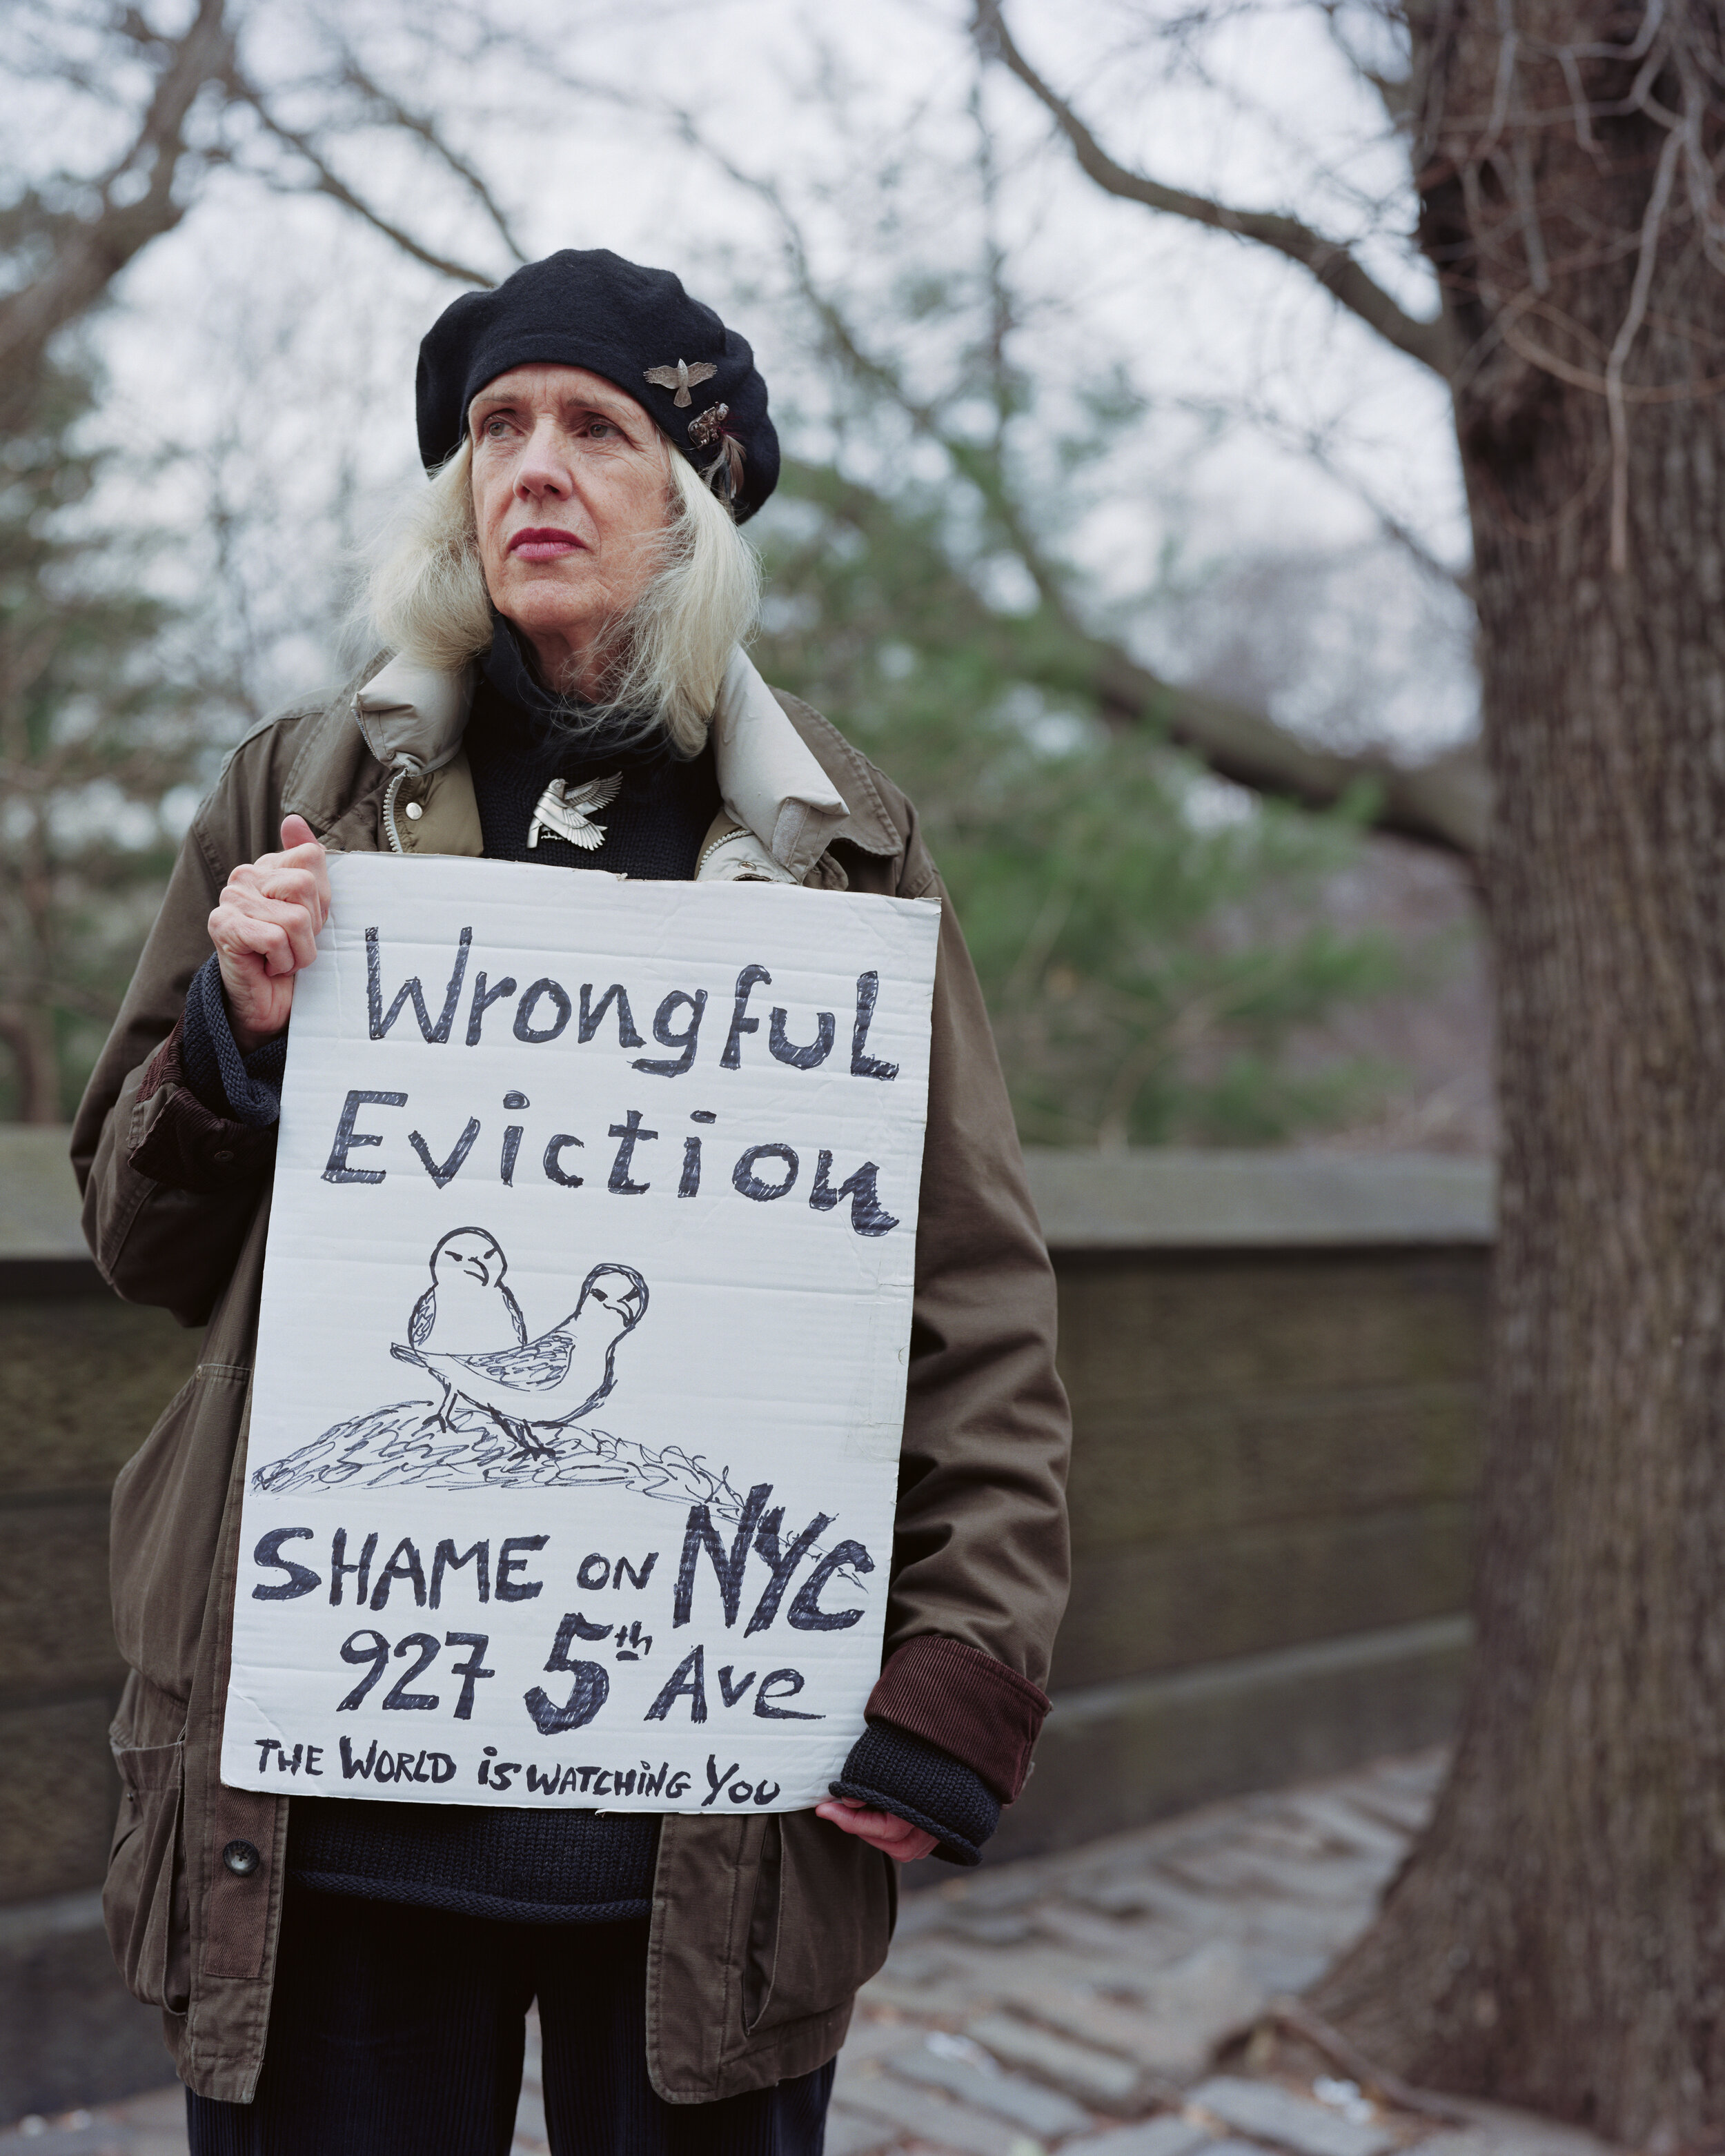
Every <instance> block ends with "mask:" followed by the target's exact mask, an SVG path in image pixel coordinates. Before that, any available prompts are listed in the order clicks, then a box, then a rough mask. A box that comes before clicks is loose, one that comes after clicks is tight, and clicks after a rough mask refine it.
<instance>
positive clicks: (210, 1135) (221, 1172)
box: [126, 1018, 275, 1196]
mask: <svg viewBox="0 0 1725 2156" xmlns="http://www.w3.org/2000/svg"><path fill="white" fill-rule="evenodd" d="M184 1027H185V1020H184V1019H183V1018H182V1019H181V1021H180V1023H179V1024H177V1026H175V1028H174V1029H173V1031H172V1033H171V1034H169V1035H168V1037H167V1039H166V1040H165V1041H163V1043H162V1045H161V1047H160V1048H158V1049H157V1051H156V1053H155V1055H153V1056H152V1057H151V1059H150V1063H149V1066H148V1068H147V1069H146V1070H145V1072H144V1076H143V1081H142V1083H141V1086H139V1088H138V1097H137V1101H136V1104H135V1106H133V1109H132V1112H131V1126H130V1127H129V1129H128V1131H127V1133H126V1161H127V1163H128V1165H130V1166H131V1167H132V1168H136V1169H137V1171H138V1173H140V1174H141V1175H147V1176H149V1177H150V1178H151V1180H152V1181H153V1182H157V1183H165V1184H167V1187H168V1188H170V1189H171V1190H190V1191H193V1192H195V1193H198V1194H199V1195H201V1196H208V1195H211V1194H213V1193H215V1192H217V1191H222V1190H230V1189H232V1188H234V1185H235V1184H237V1183H244V1182H247V1181H249V1179H250V1178H252V1177H254V1176H256V1175H259V1174H261V1173H263V1171H264V1169H265V1168H268V1167H269V1165H270V1161H271V1159H272V1158H273V1157H274V1155H275V1124H274V1123H273V1122H272V1123H265V1124H264V1125H262V1126H259V1125H256V1124H247V1123H239V1122H234V1120H233V1119H232V1118H231V1117H229V1116H218V1115H215V1114H213V1113H212V1112H211V1111H210V1110H209V1109H208V1108H207V1107H205V1106H204V1105H203V1101H200V1100H199V1099H198V1096H197V1095H196V1094H195V1093H194V1092H193V1091H192V1088H191V1087H190V1086H189V1085H187V1082H186V1067H185V1065H184V1063H183V1062H182V1060H181V1055H180V1045H181V1041H182V1038H183V1034H184Z"/></svg>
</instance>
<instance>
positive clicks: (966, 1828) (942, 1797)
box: [829, 1722, 1000, 1865]
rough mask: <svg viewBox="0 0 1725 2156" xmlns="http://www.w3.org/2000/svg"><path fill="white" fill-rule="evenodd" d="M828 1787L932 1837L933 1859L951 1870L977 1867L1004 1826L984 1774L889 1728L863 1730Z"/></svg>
mask: <svg viewBox="0 0 1725 2156" xmlns="http://www.w3.org/2000/svg"><path fill="white" fill-rule="evenodd" d="M829 1788H830V1789H831V1790H832V1793H833V1794H834V1796H835V1797H854V1798H855V1799H858V1800H859V1801H860V1803H862V1804H868V1805H870V1807H871V1808H872V1809H874V1810H875V1811H880V1812H891V1813H892V1815H894V1817H895V1818H897V1819H901V1820H909V1821H910V1823H911V1825H912V1826H920V1827H921V1828H922V1830H923V1832H924V1833H925V1834H932V1835H933V1836H934V1838H935V1841H936V1843H937V1847H936V1849H935V1851H934V1854H935V1855H936V1856H940V1857H944V1858H945V1860H946V1861H947V1863H948V1864H965V1865H969V1864H975V1863H977V1862H978V1861H980V1859H981V1856H982V1853H983V1843H984V1842H985V1841H986V1840H988V1836H989V1835H991V1834H993V1831H994V1830H995V1828H996V1827H997V1826H999V1824H1000V1805H999V1800H998V1799H996V1797H995V1796H994V1794H993V1791H992V1790H991V1789H989V1788H988V1784H987V1783H986V1782H984V1781H983V1779H982V1777H981V1775H980V1774H975V1773H973V1771H972V1770H971V1768H968V1767H967V1766H965V1765H964V1764H963V1762H962V1761H960V1760H957V1759H954V1758H952V1757H951V1755H950V1754H949V1753H945V1752H942V1750H941V1748H940V1747H939V1746H938V1745H937V1744H929V1743H924V1741H923V1740H922V1738H920V1737H907V1736H906V1734H905V1732H904V1731H903V1730H901V1729H894V1728H891V1727H890V1726H889V1725H888V1724H887V1723H886V1722H875V1723H871V1724H870V1727H868V1728H866V1729H865V1730H864V1732H863V1733H862V1735H861V1736H860V1737H859V1738H857V1740H856V1742H855V1744H853V1745H852V1746H851V1748H850V1757H849V1758H847V1759H846V1760H845V1768H844V1772H843V1773H842V1774H840V1776H839V1779H838V1780H837V1781H836V1782H834V1783H831V1784H829Z"/></svg>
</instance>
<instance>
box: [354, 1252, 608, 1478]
mask: <svg viewBox="0 0 1725 2156" xmlns="http://www.w3.org/2000/svg"><path fill="white" fill-rule="evenodd" d="M508 1269H509V1261H508V1260H507V1259H506V1257H505V1255H504V1254H503V1249H502V1246H501V1244H500V1243H499V1242H498V1240H497V1239H496V1237H495V1235H491V1234H490V1233H489V1232H488V1231H487V1230H486V1229H483V1228H454V1229H451V1230H450V1231H449V1234H448V1235H445V1236H444V1238H443V1240H441V1241H440V1242H439V1244H438V1245H437V1247H436V1248H435V1249H434V1250H433V1251H432V1254H431V1285H430V1286H429V1287H428V1288H427V1289H426V1291H425V1292H424V1294H423V1295H422V1296H420V1297H419V1300H418V1301H417V1302H416V1303H415V1304H414V1306H413V1313H412V1315H411V1317H410V1318H409V1319H408V1338H407V1342H405V1343H403V1342H400V1341H397V1342H393V1344H392V1345H391V1347H390V1350H389V1352H390V1353H391V1354H392V1355H393V1356H394V1357H395V1358H396V1359H397V1361H398V1362H402V1363H417V1364H418V1367H419V1368H421V1369H422V1370H424V1371H425V1372H426V1373H427V1374H428V1375H429V1376H430V1377H432V1378H435V1379H436V1380H437V1382H438V1383H439V1384H440V1385H441V1386H442V1387H443V1398H442V1400H441V1401H440V1403H439V1405H438V1407H437V1409H436V1410H435V1412H434V1415H433V1417H432V1420H433V1421H434V1423H435V1424H437V1425H438V1426H439V1428H441V1429H443V1430H448V1429H449V1427H450V1421H449V1418H450V1415H451V1414H452V1413H453V1411H454V1405H455V1403H456V1402H457V1401H458V1400H461V1401H465V1402H466V1403H468V1404H470V1405H471V1406H473V1407H475V1408H478V1409H480V1411H481V1412H482V1413H483V1414H486V1415H488V1416H490V1419H492V1420H493V1421H494V1422H495V1423H497V1424H500V1425H501V1428H502V1429H503V1430H504V1431H505V1433H506V1435H507V1436H508V1437H509V1438H510V1439H511V1441H512V1442H513V1443H514V1444H515V1445H516V1446H517V1447H519V1448H520V1450H521V1452H523V1453H526V1454H532V1453H542V1452H546V1451H547V1450H551V1448H550V1447H549V1446H547V1445H545V1444H543V1443H542V1442H541V1441H540V1440H537V1439H536V1438H535V1436H534V1435H533V1431H534V1430H535V1428H540V1429H550V1430H561V1429H563V1428H565V1427H566V1426H567V1424H570V1423H572V1422H576V1421H578V1420H579V1419H580V1418H581V1417H582V1416H583V1415H584V1414H588V1413H590V1412H591V1410H592V1409H594V1408H596V1407H597V1406H598V1404H599V1403H600V1401H601V1400H603V1399H605V1398H606V1397H607V1395H608V1394H609V1393H610V1391H611V1389H612V1387H613V1386H614V1384H615V1383H616V1382H617V1372H616V1359H617V1350H618V1347H619V1345H620V1344H621V1342H623V1341H624V1338H625V1337H627V1336H628V1335H629V1333H631V1332H634V1328H635V1327H636V1326H637V1325H639V1323H640V1322H641V1319H642V1317H643V1316H644V1314H645V1312H646V1308H647V1300H648V1297H647V1283H646V1281H644V1280H643V1279H642V1277H641V1276H640V1275H639V1273H638V1272H637V1271H636V1270H635V1269H634V1266H633V1265H617V1264H614V1263H608V1264H603V1265H595V1266H594V1267H593V1270H592V1271H591V1272H589V1273H588V1276H587V1278H586V1279H585V1280H584V1281H583V1282H582V1284H581V1292H580V1294H579V1295H578V1296H577V1298H576V1302H575V1307H574V1309H573V1310H572V1311H571V1312H570V1313H569V1315H568V1316H567V1317H566V1318H564V1319H563V1320H562V1322H561V1323H560V1324H557V1325H554V1326H552V1327H551V1329H550V1331H549V1332H542V1333H541V1334H540V1335H539V1336H538V1337H537V1338H536V1339H534V1340H530V1339H528V1337H527V1326H526V1319H525V1318H524V1317H522V1315H521V1305H520V1304H519V1303H518V1302H517V1301H516V1299H515V1295H514V1292H513V1291H512V1290H511V1288H510V1286H508V1283H507V1281H506V1279H505V1275H506V1272H507V1271H508Z"/></svg>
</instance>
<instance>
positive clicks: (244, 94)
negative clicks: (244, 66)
mask: <svg viewBox="0 0 1725 2156" xmlns="http://www.w3.org/2000/svg"><path fill="white" fill-rule="evenodd" d="M227 80H228V90H229V94H230V95H232V97H233V98H234V102H235V103H236V104H239V105H249V106H250V107H251V109H252V110H253V111H254V112H255V113H256V114H257V115H258V117H259V120H260V121H262V122H263V123H264V127H265V128H266V129H267V130H268V131H269V132H270V134H271V135H273V136H275V139H276V141H278V142H283V143H285V144H286V146H287V147H288V148H289V149H290V150H291V151H294V153H295V155H296V156H297V157H300V158H302V159H303V160H304V161H305V163H306V164H307V165H309V166H310V167H311V171H312V173H313V175H314V178H313V183H312V185H311V187H308V188H306V189H305V193H308V194H321V195H327V196H329V198H330V199H331V201H332V202H338V203H341V207H342V208H344V209H350V210H352V212H353V213H354V215H355V216H356V217H357V218H360V219H361V221H362V223H366V224H368V225H370V226H371V227H372V229H373V231H376V232H380V233H382V235H383V237H384V238H385V239H388V240H393V242H394V244H396V246H398V248H400V249H401V251H402V252H403V254H408V255H411V256H412V257H413V260H414V261H415V262H423V263H424V264H425V266H426V267H427V269H436V270H438V271H439V272H441V274H442V275H444V276H445V277H452V278H454V280H455V282H456V283H457V284H460V285H483V286H486V287H490V285H495V283H496V281H497V280H496V279H495V277H494V276H493V275H491V273H490V270H488V269H475V268H474V267H473V266H472V264H470V263H466V262H458V261H456V260H455V259H454V258H453V257H452V256H449V255H447V254H438V253H437V252H436V250H435V249H433V248H429V247H427V246H426V245H425V244H424V242H423V241H420V240H418V239H414V237H413V234H412V233H410V232H408V230H406V229H405V228H404V227H403V226H401V225H398V224H397V223H395V222H394V220H393V218H388V217H386V216H384V214H383V213H382V211H381V210H378V209H373V208H372V205H371V204H370V203H368V202H366V201H364V200H363V199H362V198H361V197H360V196H358V195H357V194H355V193H354V192H353V190H352V187H349V186H348V184H347V182H346V181H345V180H344V179H342V178H341V175H340V174H339V173H337V172H336V171H335V170H334V169H333V168H332V167H331V166H330V165H329V164H327V163H326V162H325V160H324V158H323V157H322V155H321V152H320V151H319V150H318V148H317V146H316V144H315V143H314V142H313V141H312V140H311V136H309V135H304V134H301V133H300V132H299V131H297V130H296V129H294V128H291V127H290V126H287V125H286V124H285V122H284V121H280V120H278V119H277V118H276V117H275V115H274V114H273V113H272V112H271V111H270V107H269V105H267V104H266V103H265V102H264V97H263V95H262V93H261V92H260V91H259V90H255V89H254V87H253V86H252V85H251V84H250V83H249V82H248V81H247V80H246V79H245V77H244V75H243V74H240V73H239V69H237V68H235V67H230V69H229V70H228V78H227ZM511 244H512V243H511Z"/></svg>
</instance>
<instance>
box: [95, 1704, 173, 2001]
mask: <svg viewBox="0 0 1725 2156" xmlns="http://www.w3.org/2000/svg"><path fill="white" fill-rule="evenodd" d="M144 1689H146V1688H144V1687H141V1686H139V1684H138V1681H137V1680H136V1678H134V1679H133V1680H132V1681H131V1684H129V1685H128V1686H127V1701H128V1702H134V1701H135V1696H136V1694H137V1693H138V1692H139V1691H141V1690H144ZM158 1700H159V1704H160V1705H161V1706H163V1707H166V1706H167V1705H168V1704H169V1702H167V1701H165V1700H160V1699H159V1696H158ZM161 1718H162V1717H161V1716H160V1715H159V1714H150V1715H148V1716H147V1717H132V1716H129V1715H128V1714H127V1712H126V1704H124V1703H123V1704H122V1707H121V1714H120V1716H119V1717H118V1718H117V1719H116V1722H115V1723H114V1726H113V1727H112V1728H111V1729H110V1731H109V1732H108V1741H109V1743H110V1745H111V1747H112V1748H113V1753H114V1763H115V1765H116V1767H117V1768H119V1769H120V1779H121V1784H122V1785H123V1787H122V1790H121V1799H120V1816H119V1819H118V1820H116V1823H115V1827H114V1840H113V1844H112V1845H111V1847H110V1850H109V1852H108V1876H107V1881H106V1883H105V1886H104V1887H103V1889H102V1917H103V1921H104V1922H105V1925H106V1927H107V1933H108V1943H109V1945H110V1947H111V1948H113V1950H114V1958H115V1960H116V1962H117V1963H118V1964H119V1967H120V1974H121V1976H122V1977H123V1978H124V1979H125V1980H126V1989H128V1990H129V1991H130V1992H131V1994H132V1996H133V1997H134V1998H135V1999H142V2000H143V2002H144V2003H145V2005H147V2006H165V2007H167V2009H168V2010H169V2011H170V2012H172V2013H174V2014H183V2013H184V2012H185V2010H186V2005H187V1999H188V1998H189V1996H190V1993H191V1966H192V1964H191V1932H192V1922H191V1908H190V1902H189V1899H188V1897H187V1887H186V1867H185V1860H184V1855H183V1852H182V1848H181V1845H180V1813H181V1808H182V1799H183V1791H184V1786H185V1755H186V1747H185V1740H184V1738H183V1736H181V1737H177V1738H175V1739H174V1741H173V1742H172V1743H167V1744H158V1743H138V1742H136V1738H137V1737H138V1736H139V1735H140V1734H147V1733H151V1732H147V1731H146V1730H141V1729H140V1728H139V1727H138V1721H139V1720H140V1719H144V1720H160V1719H161Z"/></svg>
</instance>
